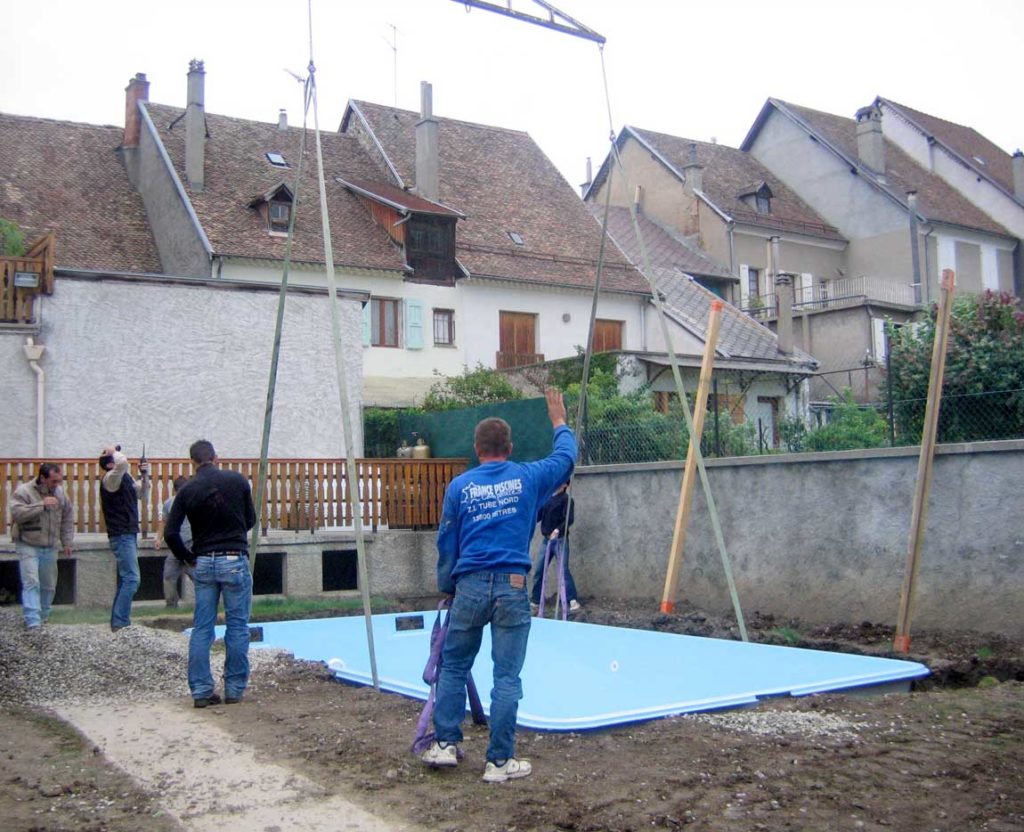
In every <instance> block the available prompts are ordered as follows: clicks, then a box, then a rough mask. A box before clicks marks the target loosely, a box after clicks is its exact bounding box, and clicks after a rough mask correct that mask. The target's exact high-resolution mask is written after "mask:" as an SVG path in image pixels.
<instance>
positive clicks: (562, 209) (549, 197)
mask: <svg viewBox="0 0 1024 832" xmlns="http://www.w3.org/2000/svg"><path fill="white" fill-rule="evenodd" d="M349 107H350V109H349V111H348V112H346V115H345V120H344V121H343V124H347V123H348V122H349V121H350V120H351V119H352V118H356V117H358V114H361V115H362V116H363V117H365V119H366V122H367V124H368V125H369V127H370V129H371V130H372V131H373V135H374V136H375V137H376V138H377V140H378V141H379V142H380V144H381V146H382V147H383V149H384V152H385V153H386V154H387V158H388V160H389V161H390V162H391V164H392V165H394V167H395V169H396V171H397V172H398V175H399V176H400V177H401V178H402V180H403V184H405V185H406V186H411V185H413V184H415V178H416V176H415V161H416V122H417V121H419V114H417V113H414V112H411V111H409V110H399V109H395V108H392V107H385V106H381V105H379V104H372V103H368V102H365V101H355V102H350V105H349ZM437 122H438V135H439V154H440V199H439V201H440V202H441V203H443V204H444V205H447V206H450V207H452V208H455V209H456V210H458V211H461V212H462V213H464V214H465V215H466V218H465V219H462V220H459V224H458V232H457V238H456V256H457V257H458V259H459V262H460V263H462V264H463V265H464V266H465V267H466V268H467V269H468V270H469V272H470V273H471V274H472V275H474V276H492V277H499V278H505V279H509V280H520V281H527V282H531V283H542V284H546V285H562V286H572V287H579V288H586V287H592V286H593V284H594V278H595V274H596V265H597V259H598V252H599V249H600V241H601V229H600V226H599V225H598V224H597V223H596V222H595V221H594V218H593V217H592V216H591V215H590V212H589V211H588V210H587V208H586V206H585V205H584V204H583V202H582V201H581V200H580V198H579V197H578V196H577V195H576V192H575V190H574V189H573V187H572V186H571V185H569V183H568V182H566V181H565V179H564V178H563V177H562V175H561V174H560V173H559V172H558V170H557V169H556V168H555V166H554V165H553V164H552V163H551V161H550V160H549V159H548V158H547V156H545V155H544V153H543V152H542V151H541V149H540V148H539V147H538V146H537V144H536V143H535V142H534V141H533V139H531V138H530V137H529V135H527V134H526V133H523V132H520V131H516V130H506V129H503V128H499V127H490V126H487V125H482V124H473V123H470V122H465V121H457V120H454V119H446V118H437ZM382 175H383V174H382V173H378V174H377V178H378V179H379V178H381V176H382ZM509 232H515V233H517V234H519V235H520V236H521V237H522V240H523V245H516V244H515V243H513V242H512V240H511V238H510V237H509ZM601 285H602V287H603V288H605V289H609V290H616V291H625V292H639V293H646V292H647V282H646V281H645V280H644V279H643V277H642V276H641V275H640V274H639V273H638V272H637V271H636V270H635V269H634V268H632V267H631V266H630V265H629V264H628V263H627V262H626V260H625V259H624V258H623V256H622V254H621V253H620V252H618V251H616V250H615V248H614V246H607V247H606V249H605V269H604V272H603V275H602V278H601Z"/></svg>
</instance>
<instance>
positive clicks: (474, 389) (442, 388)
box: [423, 364, 523, 412]
mask: <svg viewBox="0 0 1024 832" xmlns="http://www.w3.org/2000/svg"><path fill="white" fill-rule="evenodd" d="M438 375H439V376H440V373H438ZM521 398H523V394H522V392H521V391H520V390H519V389H517V388H516V387H514V386H513V385H512V384H511V383H510V382H509V380H508V379H507V378H505V376H504V375H502V374H501V373H499V372H498V371H497V370H489V369H487V368H486V367H484V365H483V364H477V365H476V369H473V370H470V369H469V368H468V367H464V368H463V370H462V375H461V376H442V377H441V378H440V379H439V380H438V381H437V382H435V383H434V386H433V387H431V388H430V392H429V393H427V396H426V398H425V399H424V400H423V410H425V411H433V412H436V411H440V410H456V409H458V408H460V407H476V406H477V405H481V404H492V403H494V402H508V401H513V400H516V399H521Z"/></svg>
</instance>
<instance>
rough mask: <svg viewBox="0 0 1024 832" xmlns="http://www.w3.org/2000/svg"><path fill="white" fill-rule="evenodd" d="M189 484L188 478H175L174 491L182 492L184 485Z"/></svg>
mask: <svg viewBox="0 0 1024 832" xmlns="http://www.w3.org/2000/svg"><path fill="white" fill-rule="evenodd" d="M187 482H188V477H185V476H181V477H175V478H174V490H175V491H180V490H181V487H182V486H183V485H184V484H185V483H187Z"/></svg>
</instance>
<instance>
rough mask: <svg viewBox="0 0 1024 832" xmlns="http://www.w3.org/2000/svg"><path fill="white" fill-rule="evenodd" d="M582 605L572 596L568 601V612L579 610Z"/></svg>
mask: <svg viewBox="0 0 1024 832" xmlns="http://www.w3.org/2000/svg"><path fill="white" fill-rule="evenodd" d="M581 609H583V607H581V606H580V602H579V601H577V600H576V599H575V598H573V599H572V600H571V601H570V602H569V612H579V611H580V610H581Z"/></svg>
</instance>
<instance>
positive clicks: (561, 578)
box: [537, 537, 569, 621]
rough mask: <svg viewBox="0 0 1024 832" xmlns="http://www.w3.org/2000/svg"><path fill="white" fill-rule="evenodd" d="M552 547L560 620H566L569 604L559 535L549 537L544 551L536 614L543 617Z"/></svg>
mask: <svg viewBox="0 0 1024 832" xmlns="http://www.w3.org/2000/svg"><path fill="white" fill-rule="evenodd" d="M552 547H554V549H555V552H556V553H557V560H556V565H555V571H556V572H557V573H558V600H559V601H560V602H561V604H562V621H568V620H569V605H568V604H567V603H566V600H565V544H564V543H563V542H562V539H561V538H560V537H555V538H551V539H549V540H548V548H547V549H545V551H544V569H543V571H542V572H541V573H540V605H539V607H538V608H537V615H539V616H540V617H541V618H543V617H544V599H545V598H546V597H547V594H548V593H547V589H548V564H549V563H551V548H552Z"/></svg>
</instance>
